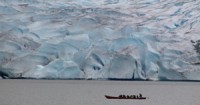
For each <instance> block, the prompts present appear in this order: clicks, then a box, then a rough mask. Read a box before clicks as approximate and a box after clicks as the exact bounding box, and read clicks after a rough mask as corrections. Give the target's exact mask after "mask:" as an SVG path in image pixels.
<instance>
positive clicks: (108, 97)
mask: <svg viewBox="0 0 200 105" xmlns="http://www.w3.org/2000/svg"><path fill="white" fill-rule="evenodd" d="M105 97H106V98H107V99H134V100H145V99H147V98H146V97H120V96H118V97H115V96H108V95H105Z"/></svg>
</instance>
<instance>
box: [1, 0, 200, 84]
mask: <svg viewBox="0 0 200 105" xmlns="http://www.w3.org/2000/svg"><path fill="white" fill-rule="evenodd" d="M199 5H200V0H0V78H36V79H42V78H43V79H44V78H46V79H130V80H136V79H137V80H138V79H139V80H200V35H199V33H200V30H199V28H200V6H199Z"/></svg>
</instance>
